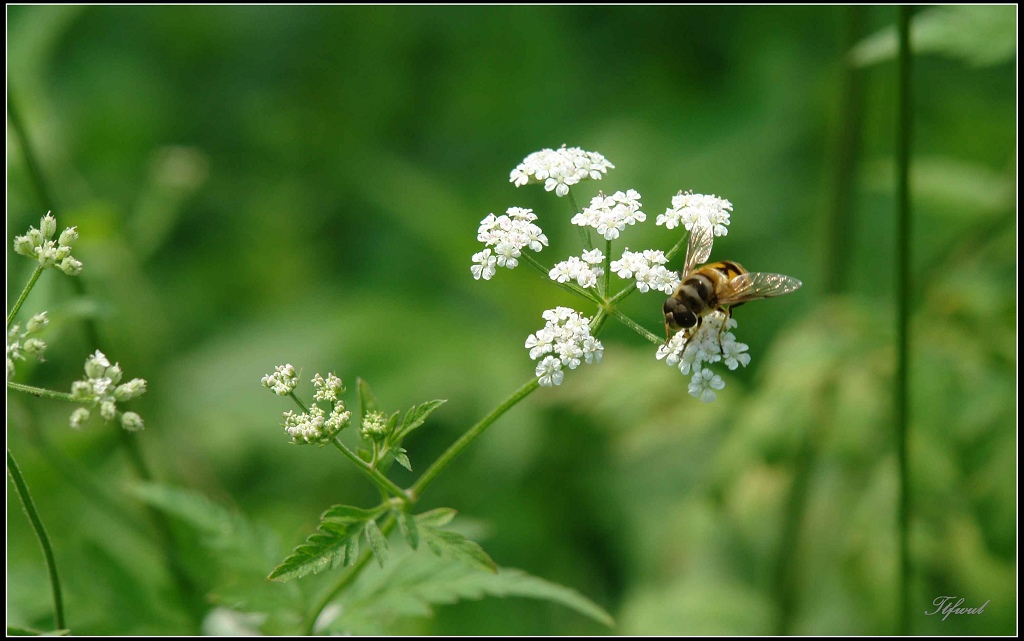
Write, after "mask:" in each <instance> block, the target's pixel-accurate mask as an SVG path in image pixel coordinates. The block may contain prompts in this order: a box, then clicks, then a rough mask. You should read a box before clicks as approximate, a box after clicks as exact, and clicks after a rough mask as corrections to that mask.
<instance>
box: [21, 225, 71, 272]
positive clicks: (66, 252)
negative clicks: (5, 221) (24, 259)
mask: <svg viewBox="0 0 1024 641" xmlns="http://www.w3.org/2000/svg"><path fill="white" fill-rule="evenodd" d="M55 233H57V219H56V218H54V217H53V216H51V215H50V212H46V215H45V216H43V217H42V218H41V219H40V220H39V229H36V228H35V227H29V230H28V233H27V234H25V235H24V236H15V237H14V251H16V252H17V253H19V254H21V255H22V256H28V257H29V258H35V259H36V260H38V261H39V264H40V265H41V266H42V267H56V268H57V269H59V270H61V271H62V272H64V273H65V274H67V275H68V276H77V275H79V274H81V273H82V261H80V260H78V259H77V258H75V257H74V256H72V255H71V246H72V245H74V243H75V241H76V240H78V231H77V230H76V228H74V227H68V228H67V229H65V230H64V231H62V232H61V234H60V236H59V237H58V238H57V240H52V238H53V235H54V234H55Z"/></svg>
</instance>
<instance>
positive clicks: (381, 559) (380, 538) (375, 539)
mask: <svg viewBox="0 0 1024 641" xmlns="http://www.w3.org/2000/svg"><path fill="white" fill-rule="evenodd" d="M366 542H367V543H369V544H370V550H372V551H373V556H374V558H375V559H377V563H379V564H380V566H381V567H384V564H385V563H387V560H388V540H387V539H385V538H384V534H383V533H382V532H381V531H380V527H378V526H377V522H376V521H372V520H371V521H367V522H366Z"/></svg>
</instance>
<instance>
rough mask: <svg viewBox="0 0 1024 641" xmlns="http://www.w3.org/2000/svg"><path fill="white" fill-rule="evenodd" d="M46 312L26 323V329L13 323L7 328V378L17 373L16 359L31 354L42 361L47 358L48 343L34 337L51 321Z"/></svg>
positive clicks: (20, 359)
mask: <svg viewBox="0 0 1024 641" xmlns="http://www.w3.org/2000/svg"><path fill="white" fill-rule="evenodd" d="M49 322H50V321H49V319H47V318H46V312H40V313H38V314H36V315H35V316H33V317H32V318H30V319H29V321H28V322H27V323H25V331H21V325H11V326H10V327H9V328H8V329H7V378H8V379H11V378H13V377H14V375H15V374H16V373H17V367H16V366H15V361H23V360H26V359H25V357H26V356H31V357H33V358H35V359H36V360H38V361H39V362H40V363H41V362H43V361H44V360H46V359H45V358H43V352H44V351H46V343H45V342H44V341H42V340H40V339H38V338H35V337H34V334H38V333H40V332H42V331H43V330H44V329H46V325H47V324H48V323H49Z"/></svg>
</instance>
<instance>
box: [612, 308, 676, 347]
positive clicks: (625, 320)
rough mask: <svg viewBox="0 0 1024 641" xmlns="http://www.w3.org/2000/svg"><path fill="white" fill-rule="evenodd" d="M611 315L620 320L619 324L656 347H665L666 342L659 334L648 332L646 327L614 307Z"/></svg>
mask: <svg viewBox="0 0 1024 641" xmlns="http://www.w3.org/2000/svg"><path fill="white" fill-rule="evenodd" d="M611 313H612V316H614V317H615V318H617V319H619V322H621V323H622V324H623V325H625V326H626V327H629V328H630V329H632V330H633V331H634V332H636V333H637V334H640V335H641V336H643V337H644V338H646V339H647V340H649V341H651V342H652V343H654V344H655V345H664V344H665V341H664V340H663V339H661V338H658V335H657V334H655V333H654V332H651V331H648V330H647V328H646V327H644V326H642V325H640V323H637V322H636V321H635V320H633V319H632V318H630V317H629V316H626V315H625V314H623V313H622V312H620V311H619V310H618V309H616V308H614V307H613V308H612V312H611Z"/></svg>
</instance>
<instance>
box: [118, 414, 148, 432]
mask: <svg viewBox="0 0 1024 641" xmlns="http://www.w3.org/2000/svg"><path fill="white" fill-rule="evenodd" d="M121 427H123V428H124V429H126V430H128V431H129V432H138V431H140V430H142V428H143V427H145V426H144V425H143V423H142V417H141V416H139V415H138V414H136V413H135V412H125V413H124V414H122V415H121Z"/></svg>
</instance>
